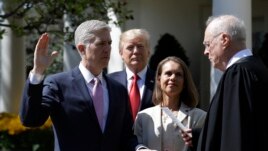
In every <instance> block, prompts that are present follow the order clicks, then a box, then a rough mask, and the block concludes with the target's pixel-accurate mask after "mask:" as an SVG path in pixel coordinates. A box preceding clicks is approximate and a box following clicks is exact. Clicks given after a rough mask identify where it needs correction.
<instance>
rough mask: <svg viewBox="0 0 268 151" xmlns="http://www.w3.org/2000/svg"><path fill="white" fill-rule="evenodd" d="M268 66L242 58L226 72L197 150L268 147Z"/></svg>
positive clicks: (235, 150)
mask: <svg viewBox="0 0 268 151" xmlns="http://www.w3.org/2000/svg"><path fill="white" fill-rule="evenodd" d="M267 103H268V69H267V68H266V67H265V65H264V64H263V62H262V61H261V60H260V59H259V58H257V57H255V56H249V57H245V58H241V59H240V60H238V61H237V62H236V63H235V64H233V65H232V66H230V67H229V68H228V69H227V70H226V71H225V72H224V74H223V76H222V78H221V80H220V82H219V85H218V88H217V91H216V93H215V95H214V97H213V99H212V101H211V104H210V108H209V110H208V114H207V118H206V121H205V125H204V127H203V129H202V131H201V134H200V137H199V142H198V146H197V151H265V150H266V151H267V150H268V133H267V132H268V131H267V129H268V124H267V123H268V122H267V119H268V108H267V105H266V104H267Z"/></svg>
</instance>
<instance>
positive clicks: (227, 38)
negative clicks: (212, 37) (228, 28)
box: [222, 34, 231, 48]
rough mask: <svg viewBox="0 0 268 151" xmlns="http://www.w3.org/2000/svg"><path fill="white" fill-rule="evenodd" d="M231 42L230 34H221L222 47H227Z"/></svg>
mask: <svg viewBox="0 0 268 151" xmlns="http://www.w3.org/2000/svg"><path fill="white" fill-rule="evenodd" d="M230 42H231V36H230V35H228V34H222V44H223V45H224V47H226V48H227V47H228V46H229V45H230Z"/></svg>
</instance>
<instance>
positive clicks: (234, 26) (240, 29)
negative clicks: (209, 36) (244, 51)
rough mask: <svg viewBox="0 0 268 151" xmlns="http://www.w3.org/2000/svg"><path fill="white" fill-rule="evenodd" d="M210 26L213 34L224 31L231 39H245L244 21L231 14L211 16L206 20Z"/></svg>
mask: <svg viewBox="0 0 268 151" xmlns="http://www.w3.org/2000/svg"><path fill="white" fill-rule="evenodd" d="M206 25H207V26H210V29H211V30H210V31H211V32H212V33H213V34H214V36H216V35H218V34H220V33H221V32H225V33H227V34H228V35H230V36H231V39H233V40H237V41H242V42H244V41H245V40H246V27H245V24H244V21H243V20H241V19H240V18H238V17H236V16H233V15H220V16H211V17H209V18H208V20H207V22H206Z"/></svg>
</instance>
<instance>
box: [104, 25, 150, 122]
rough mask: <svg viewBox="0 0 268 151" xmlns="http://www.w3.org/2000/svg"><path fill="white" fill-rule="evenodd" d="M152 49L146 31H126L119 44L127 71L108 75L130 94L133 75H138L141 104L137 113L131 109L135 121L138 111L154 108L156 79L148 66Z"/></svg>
mask: <svg viewBox="0 0 268 151" xmlns="http://www.w3.org/2000/svg"><path fill="white" fill-rule="evenodd" d="M150 49H151V48H150V36H149V33H148V32H147V31H146V30H145V29H130V30H128V31H125V32H124V33H122V34H121V36H120V42H119V53H120V55H121V57H122V59H123V62H124V64H125V69H124V70H123V71H118V72H114V73H111V74H109V75H108V76H109V77H111V78H113V79H115V80H116V81H118V82H120V83H121V84H123V85H124V86H125V87H126V88H127V89H128V91H129V93H131V92H130V91H131V86H132V81H133V75H135V74H136V75H138V77H139V79H138V82H137V84H138V89H139V96H140V100H139V101H140V103H139V105H138V109H137V110H136V111H134V110H135V109H133V108H130V110H131V111H132V116H133V119H134V120H135V117H136V114H137V112H138V111H140V110H143V109H145V108H148V107H152V106H153V103H152V93H153V89H154V81H155V79H154V78H155V77H154V72H153V71H152V70H150V69H149V68H148V65H147V64H148V59H149V57H150V52H151V50H150ZM131 99H132V98H130V101H131ZM130 104H131V102H130ZM131 105H132V104H131Z"/></svg>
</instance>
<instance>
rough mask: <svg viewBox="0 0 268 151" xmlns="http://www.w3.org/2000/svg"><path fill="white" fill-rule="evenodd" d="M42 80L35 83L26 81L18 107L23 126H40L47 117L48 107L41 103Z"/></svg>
mask: <svg viewBox="0 0 268 151" xmlns="http://www.w3.org/2000/svg"><path fill="white" fill-rule="evenodd" d="M42 91H43V82H42V83H40V84H37V85H33V84H30V82H29V80H27V81H26V83H25V86H24V91H23V97H22V102H21V107H20V114H19V115H20V120H21V122H22V124H23V125H24V126H28V127H37V126H41V125H43V124H44V123H45V121H46V120H47V119H48V116H49V114H48V108H47V107H46V106H43V105H42Z"/></svg>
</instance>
